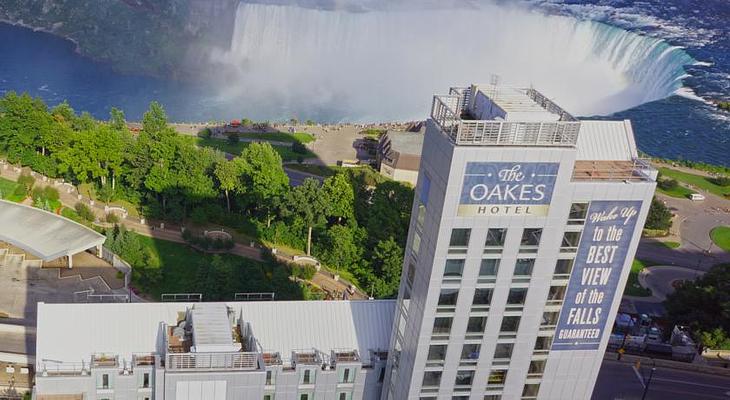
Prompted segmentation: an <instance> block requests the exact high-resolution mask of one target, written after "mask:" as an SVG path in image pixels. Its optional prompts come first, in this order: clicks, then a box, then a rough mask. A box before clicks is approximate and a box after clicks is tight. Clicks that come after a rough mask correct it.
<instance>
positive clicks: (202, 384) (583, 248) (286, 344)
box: [33, 86, 656, 400]
mask: <svg viewBox="0 0 730 400" xmlns="http://www.w3.org/2000/svg"><path fill="white" fill-rule="evenodd" d="M655 179H656V171H655V170H653V169H652V168H651V167H649V166H648V165H647V164H646V163H644V162H642V161H641V160H639V158H638V154H637V151H636V145H635V143H634V138H633V132H632V130H631V124H630V123H629V122H628V121H578V120H576V119H575V118H573V117H572V116H571V115H570V114H568V113H567V112H565V111H564V110H562V109H561V108H560V107H558V106H557V105H556V104H554V103H553V102H551V101H550V100H548V99H547V98H545V97H544V96H543V95H541V94H540V93H538V92H537V91H535V90H533V89H521V88H508V87H498V88H494V87H488V88H487V87H479V86H471V87H469V88H453V89H451V91H450V93H449V95H444V96H435V97H434V101H433V108H432V112H431V118H430V119H429V120H428V122H427V129H426V133H425V140H424V144H423V151H422V157H421V160H420V170H419V174H418V183H417V185H416V190H415V193H416V195H415V199H414V204H413V210H412V218H411V222H410V229H409V234H408V241H407V248H406V254H405V259H404V268H403V275H402V279H401V288H400V292H399V296H398V299H397V300H371V301H311V302H288V301H283V302H279V301H271V302H230V303H133V304H118V303H116V304H44V303H39V304H38V326H37V339H36V360H35V371H36V385H35V388H34V393H33V395H34V398H35V399H36V400H76V399H79V400H80V399H84V400H86V399H88V400H112V399H115V400H152V399H154V400H173V399H177V400H234V399H253V400H259V399H263V400H377V399H387V400H467V399H469V400H477V399H478V400H507V399H509V400H513V399H540V400H543V399H554V400H568V399H579V400H580V399H589V398H590V397H591V393H592V391H593V386H594V383H595V380H596V377H597V375H598V371H599V368H600V366H601V361H602V359H603V353H604V350H605V348H606V344H607V341H608V338H609V334H610V330H611V327H612V325H613V320H614V317H615V315H616V311H617V309H618V306H619V302H620V298H621V292H622V291H623V287H624V285H625V283H626V279H627V277H628V273H629V269H630V265H631V262H632V260H633V256H634V253H635V252H636V247H637V245H638V242H639V237H640V233H641V229H642V226H643V224H644V220H645V219H646V215H647V213H648V208H649V205H650V202H651V199H652V196H653V193H654V188H655Z"/></svg>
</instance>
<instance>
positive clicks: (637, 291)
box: [624, 260, 651, 297]
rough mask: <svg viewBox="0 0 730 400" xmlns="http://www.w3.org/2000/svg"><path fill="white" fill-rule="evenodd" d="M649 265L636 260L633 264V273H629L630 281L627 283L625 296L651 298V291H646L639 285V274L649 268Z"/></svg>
mask: <svg viewBox="0 0 730 400" xmlns="http://www.w3.org/2000/svg"><path fill="white" fill-rule="evenodd" d="M648 266H649V265H648V263H646V262H645V261H641V260H634V263H633V264H631V273H629V280H628V281H626V288H625V289H624V295H625V296H638V297H649V296H651V290H649V289H645V288H643V287H641V285H639V272H641V270H642V269H644V268H646V267H648Z"/></svg>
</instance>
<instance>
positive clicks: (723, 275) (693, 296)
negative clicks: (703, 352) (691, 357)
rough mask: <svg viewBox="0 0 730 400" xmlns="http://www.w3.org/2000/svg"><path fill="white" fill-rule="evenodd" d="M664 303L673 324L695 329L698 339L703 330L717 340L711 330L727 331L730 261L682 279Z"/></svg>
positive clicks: (729, 325)
mask: <svg viewBox="0 0 730 400" xmlns="http://www.w3.org/2000/svg"><path fill="white" fill-rule="evenodd" d="M664 306H665V308H666V310H667V315H668V317H669V319H670V320H671V321H672V323H673V324H676V325H685V326H689V327H690V328H691V330H692V331H693V332H698V334H697V335H696V337H695V339H697V340H700V339H701V337H699V336H700V335H702V333H703V332H704V333H707V334H709V335H711V336H712V337H715V339H717V338H718V337H720V335H715V334H714V333H713V332H714V331H715V330H717V329H720V330H721V331H722V332H723V333H725V334H727V332H730V264H720V265H717V266H715V267H713V268H711V269H710V270H709V271H708V272H706V273H705V274H704V275H703V276H702V277H700V278H698V279H696V280H694V281H685V282H684V283H682V284H681V285H679V286H678V287H677V288H676V289H675V291H674V292H673V293H672V294H670V295H669V296H667V300H666V301H665V302H664ZM715 339H713V340H715ZM712 345H715V343H713V344H712Z"/></svg>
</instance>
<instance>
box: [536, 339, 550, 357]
mask: <svg viewBox="0 0 730 400" xmlns="http://www.w3.org/2000/svg"><path fill="white" fill-rule="evenodd" d="M552 344H553V337H552V336H538V337H537V340H535V350H534V353H533V354H547V353H549V352H550V346H551V345H552Z"/></svg>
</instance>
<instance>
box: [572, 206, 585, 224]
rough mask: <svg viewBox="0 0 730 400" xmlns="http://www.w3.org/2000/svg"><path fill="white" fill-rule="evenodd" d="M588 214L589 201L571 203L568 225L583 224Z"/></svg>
mask: <svg viewBox="0 0 730 400" xmlns="http://www.w3.org/2000/svg"><path fill="white" fill-rule="evenodd" d="M587 214H588V203H573V204H571V205H570V214H569V215H568V225H583V224H584V223H585V222H586V215H587Z"/></svg>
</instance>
